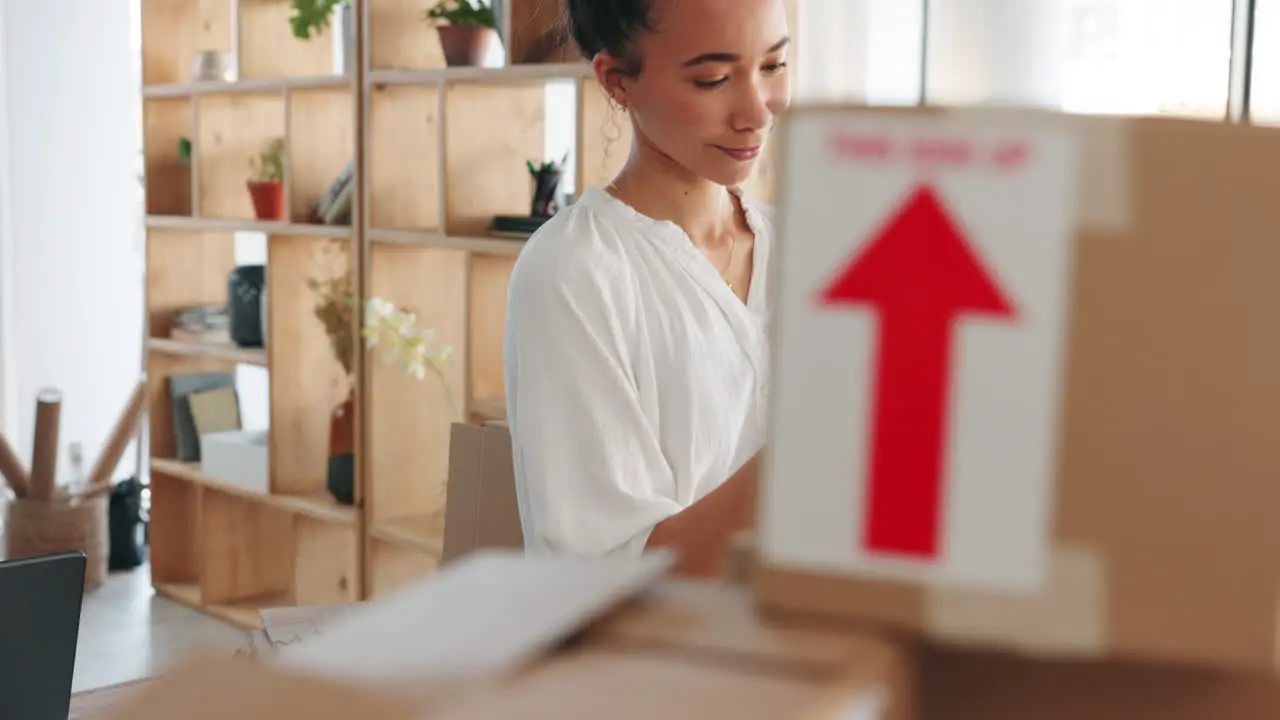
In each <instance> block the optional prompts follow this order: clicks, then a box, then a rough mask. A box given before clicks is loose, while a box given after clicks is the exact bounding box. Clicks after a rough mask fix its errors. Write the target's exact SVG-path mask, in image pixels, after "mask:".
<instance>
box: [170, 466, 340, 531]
mask: <svg viewBox="0 0 1280 720" xmlns="http://www.w3.org/2000/svg"><path fill="white" fill-rule="evenodd" d="M151 471H152V472H159V473H163V474H165V475H167V476H169V477H172V478H177V479H179V480H186V481H188V482H193V483H197V484H200V485H203V486H205V487H208V488H210V489H212V490H217V491H218V492H221V493H227V494H229V495H235V496H236V497H240V498H244V499H246V500H249V501H251V502H257V503H262V504H263V505H270V506H271V507H274V508H279V509H281V510H284V511H286V512H290V513H296V514H299V515H306V516H308V517H312V518H316V519H317V520H326V521H329V522H337V523H350V524H354V523H355V522H356V518H357V516H358V515H359V512H358V511H357V510H356V508H355V507H353V506H351V505H340V504H338V503H337V501H335V500H334V499H333V498H332V497H330V496H328V495H324V494H320V493H314V494H311V495H283V494H279V493H260V492H254V491H253V490H246V489H244V488H241V487H237V486H235V485H232V484H230V483H226V482H223V481H221V480H218V479H216V478H212V477H209V476H208V475H205V474H204V473H203V472H202V471H201V468H200V463H193V462H181V461H178V460H166V459H164V458H151Z"/></svg>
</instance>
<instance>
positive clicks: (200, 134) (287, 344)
mask: <svg viewBox="0 0 1280 720" xmlns="http://www.w3.org/2000/svg"><path fill="white" fill-rule="evenodd" d="M498 1H500V2H503V8H502V13H501V16H502V17H503V18H504V19H505V23H504V28H503V32H502V37H501V43H502V48H503V60H502V62H501V64H500V65H499V66H496V67H464V68H459V67H446V64H445V61H444V56H443V52H442V51H441V49H440V46H439V43H438V40H437V36H436V33H435V31H434V29H433V28H432V27H431V26H430V25H428V24H427V23H426V22H425V20H424V15H425V13H426V11H427V9H428V8H429V7H431V6H432V5H433V4H434V0H355V5H354V8H355V13H356V15H357V18H358V22H357V27H360V28H361V29H362V35H361V38H360V40H359V42H358V43H357V47H358V48H360V49H361V50H362V52H361V53H359V55H360V57H358V59H357V62H358V63H359V66H358V68H357V71H356V72H354V73H352V74H351V75H350V76H338V77H335V76H333V75H332V74H329V73H328V68H329V67H331V65H332V58H331V57H330V52H331V51H330V48H332V46H333V43H332V41H331V39H329V38H324V37H321V38H317V39H313V40H311V41H309V42H303V41H298V40H295V39H294V38H292V37H291V35H290V34H289V26H288V22H287V15H288V3H287V2H284V0H214V2H201V3H193V2H189V0H143V5H144V54H145V68H146V69H145V71H144V76H145V87H144V89H143V93H142V95H143V103H144V106H145V108H146V143H145V146H146V151H147V163H146V164H147V177H148V197H147V211H148V213H149V215H148V223H147V224H148V227H149V231H148V317H149V319H150V323H151V329H152V340H151V341H150V343H149V345H148V350H149V352H148V354H147V358H148V371H149V373H150V377H151V382H152V389H153V391H155V392H154V394H153V396H152V397H153V401H152V403H153V404H152V413H151V447H152V452H151V455H152V457H153V460H152V463H151V476H152V488H153V489H152V504H153V509H152V536H151V537H152V557H153V574H154V576H155V583H156V587H157V589H158V590H159V591H160V592H161V593H164V594H165V595H168V596H169V597H172V598H175V599H177V600H179V601H181V602H185V603H187V604H189V605H192V606H193V607H199V608H203V609H205V610H207V611H208V612H210V613H212V614H215V615H217V616H220V617H223V618H226V619H228V620H230V621H232V622H236V623H240V624H246V625H249V624H253V623H254V622H256V610H257V609H258V608H260V607H262V606H264V605H270V604H275V603H310V602H340V601H347V600H353V599H359V598H366V597H373V596H377V595H381V594H383V593H386V592H389V591H391V590H394V589H395V588H397V587H399V586H400V585H402V584H404V583H405V582H409V581H412V580H415V579H418V578H420V577H422V576H423V575H425V574H428V573H430V572H432V571H433V570H434V569H435V568H437V567H438V565H439V558H440V551H441V545H442V540H443V524H444V523H443V518H444V503H445V486H446V480H447V473H448V448H449V434H450V426H451V424H452V423H453V422H456V421H464V420H465V421H469V422H483V421H487V420H500V419H502V418H503V417H504V416H505V400H504V392H503V363H502V337H503V331H504V322H505V313H506V288H507V281H508V278H509V276H510V273H511V270H512V268H513V266H514V264H515V261H516V258H517V256H518V255H519V253H520V250H521V248H522V247H523V241H521V240H518V239H510V238H503V237H497V236H494V235H492V234H491V233H490V232H489V227H490V222H491V221H492V219H493V217H494V216H495V215H498V214H512V215H520V214H526V213H527V212H528V211H529V203H530V194H531V187H530V179H529V177H528V174H527V171H526V170H525V161H526V160H533V161H535V162H540V161H542V160H547V159H552V158H548V157H546V156H547V154H548V150H547V147H546V146H547V140H546V133H547V122H548V112H547V111H548V108H547V98H548V93H547V90H546V87H547V84H548V83H550V82H556V83H559V84H562V85H564V84H568V85H569V86H571V87H572V93H571V95H572V98H573V99H572V103H573V107H572V108H567V109H568V110H570V112H567V113H566V112H565V110H566V108H557V110H558V113H557V114H556V116H557V117H565V116H566V115H567V116H568V117H571V118H572V123H573V125H574V132H573V133H572V138H573V141H572V146H573V148H572V153H571V156H572V158H573V163H574V164H573V167H572V181H573V185H574V188H575V189H576V190H577V191H578V192H581V190H582V189H584V188H585V187H587V186H591V185H602V184H604V183H607V182H608V180H609V179H610V178H611V177H612V176H613V175H614V174H615V173H616V172H617V170H618V169H619V168H620V167H621V165H622V163H623V161H624V160H625V158H626V155H627V152H628V149H629V145H630V132H629V130H630V128H629V123H628V121H627V120H626V118H625V117H622V116H620V115H619V116H615V115H614V114H613V111H612V110H610V108H609V106H608V104H607V103H606V102H605V99H604V96H603V93H602V92H601V90H600V89H599V88H598V87H597V85H596V82H595V80H594V78H593V77H592V74H591V71H590V67H589V65H588V64H586V63H584V62H579V61H577V54H576V52H574V51H572V50H571V49H570V48H568V47H564V46H560V47H555V46H554V43H552V44H549V43H548V41H547V38H548V37H554V35H555V23H557V22H558V21H559V18H560V17H561V15H560V8H559V6H558V5H559V3H558V1H557V0H498ZM224 5H225V6H226V7H225V9H224V7H223V6H224ZM793 26H794V25H793ZM196 49H201V50H225V51H234V52H235V53H236V54H237V55H238V57H239V67H240V79H239V80H238V81H237V82H234V83H209V82H191V79H190V75H189V74H188V72H187V66H188V65H189V64H190V60H191V56H192V54H193V53H194V51H195V50H196ZM530 60H536V62H530ZM184 135H185V136H189V137H192V138H193V140H194V141H195V153H194V157H193V161H192V163H191V166H190V167H189V168H188V167H184V166H181V165H180V164H179V163H178V158H177V155H176V148H177V142H178V139H179V138H180V137H182V136H184ZM272 135H284V136H285V137H286V138H287V157H288V162H287V173H286V194H287V196H288V205H289V217H290V218H292V220H291V221H289V222H266V223H264V222H261V221H257V220H254V219H253V215H252V212H251V208H250V206H249V198H248V195H247V194H246V192H245V189H244V180H245V177H246V167H247V166H246V163H247V161H248V157H249V155H250V154H251V153H252V152H254V151H255V150H256V149H257V148H258V147H259V145H260V144H261V142H262V141H263V140H265V139H266V138H268V137H270V136H272ZM353 154H354V155H356V156H358V162H357V168H359V169H361V170H362V172H360V173H357V176H356V182H357V185H356V198H357V203H358V210H357V212H356V224H355V226H354V227H351V228H346V227H330V226H318V225H311V224H308V223H306V222H305V221H304V220H303V218H305V210H306V209H307V208H308V207H310V206H311V204H312V203H314V202H315V200H316V199H317V198H318V197H319V196H320V194H321V193H322V192H323V191H324V189H325V187H326V185H327V184H328V183H329V182H330V181H331V180H332V178H333V177H334V176H335V175H336V174H337V173H338V171H339V170H340V169H341V168H342V166H343V165H344V164H345V163H346V162H348V161H349V160H350V159H351V158H352V157H353ZM754 185H755V187H754V188H753V191H754V192H756V193H757V194H760V195H763V196H765V197H769V196H770V195H771V193H770V192H769V191H768V190H769V188H770V186H771V178H770V174H769V172H768V171H767V170H766V171H765V172H762V173H761V174H760V177H759V178H757V180H756V181H755V183H754ZM241 231H255V232H260V233H264V234H266V235H267V236H268V241H267V242H268V245H269V260H268V263H267V266H268V280H267V286H268V289H269V297H270V310H269V312H270V317H269V322H268V326H269V330H270V337H269V339H268V341H267V347H266V349H265V351H255V350H247V349H239V348H229V347H225V346H212V347H211V346H193V345H192V344H191V343H183V342H178V341H173V340H170V339H167V338H166V337H165V329H166V328H165V327H164V323H165V320H164V318H165V317H166V315H167V312H168V311H169V310H171V309H173V308H174V307H177V306H180V305H188V304H196V303H201V302H214V301H218V300H219V298H221V297H223V296H224V294H225V286H226V276H227V272H228V271H229V270H230V269H231V246H232V240H231V236H232V234H233V233H236V232H241ZM335 240H336V241H338V242H341V241H343V240H349V241H350V245H351V253H350V256H351V265H352V267H353V268H355V269H356V270H357V272H359V273H360V274H361V276H360V281H359V283H358V287H359V288H361V289H362V291H363V293H364V296H365V297H379V298H383V299H386V300H389V301H391V302H393V303H395V304H396V305H397V306H399V307H401V308H403V309H406V310H409V311H412V312H413V313H415V314H416V316H417V321H418V323H419V324H420V325H421V326H424V327H427V328H430V329H431V330H433V331H434V333H435V334H436V337H437V339H438V342H440V343H443V344H447V345H449V346H450V347H451V348H452V349H453V354H452V357H451V358H450V359H449V361H448V364H447V366H446V370H445V372H444V378H443V380H441V379H440V378H437V377H435V376H434V375H428V376H427V377H426V378H425V379H421V380H420V379H415V378H413V377H410V376H407V375H405V374H404V373H403V372H401V371H400V370H399V369H398V368H396V367H393V366H390V365H388V364H386V363H384V362H382V361H381V360H380V359H378V358H376V357H374V356H373V355H372V354H367V355H366V356H365V357H364V358H363V359H362V362H361V368H362V369H361V371H360V372H361V382H360V383H359V388H360V392H359V394H358V397H357V407H358V416H359V423H358V427H359V434H358V436H357V450H356V453H357V467H358V472H357V475H358V487H357V504H356V506H354V507H342V506H338V505H336V504H335V503H333V502H332V500H331V499H329V498H328V496H327V494H326V493H325V489H324V481H323V477H324V470H325V468H324V461H325V457H326V447H327V437H326V432H327V428H328V416H329V412H330V410H331V409H332V408H333V407H334V405H335V404H336V403H337V402H338V401H339V400H340V399H341V398H342V397H343V394H344V393H345V389H344V388H343V383H342V381H341V376H340V374H339V373H338V369H337V367H336V364H334V365H335V366H334V367H333V368H332V369H331V370H330V369H326V362H327V360H328V359H329V358H330V357H331V352H330V349H329V347H328V343H327V340H326V338H325V336H324V334H323V332H322V330H321V328H320V326H319V323H318V322H317V321H316V320H314V318H313V317H312V316H311V310H312V302H313V301H312V298H311V296H310V294H309V292H308V291H307V290H306V288H305V287H304V286H303V280H304V278H305V277H306V276H307V274H308V273H310V272H311V271H312V267H313V266H314V264H315V262H316V257H317V254H318V253H319V249H320V246H321V245H322V244H323V243H332V242H334V241H335ZM353 330H354V329H353ZM237 363H249V364H257V365H264V366H266V367H267V368H268V370H269V373H270V387H271V391H270V392H271V427H272V430H271V453H272V468H271V487H272V492H271V493H270V494H268V495H260V494H254V493H246V492H243V491H240V490H238V489H236V488H233V487H229V486H227V485H226V484H223V483H219V482H216V481H213V480H211V479H210V478H207V477H204V476H202V475H201V473H200V471H199V468H198V467H194V466H192V465H189V464H184V463H178V462H176V461H174V460H173V459H172V458H173V447H172V442H173V439H172V437H171V436H170V434H169V433H168V431H167V430H166V427H167V425H166V423H168V422H169V414H168V410H167V407H168V397H167V395H166V393H164V392H163V390H164V378H165V377H166V376H167V375H168V374H170V373H174V372H184V371H189V370H193V369H226V368H229V367H233V366H234V365H235V364H237Z"/></svg>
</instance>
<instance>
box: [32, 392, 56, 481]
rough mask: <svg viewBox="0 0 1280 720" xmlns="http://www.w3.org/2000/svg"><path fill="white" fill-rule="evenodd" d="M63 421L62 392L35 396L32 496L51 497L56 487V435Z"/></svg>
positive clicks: (42, 393)
mask: <svg viewBox="0 0 1280 720" xmlns="http://www.w3.org/2000/svg"><path fill="white" fill-rule="evenodd" d="M61 421H62V392H61V391H60V390H58V389H57V388H45V389H43V390H41V391H40V393H39V394H38V395H36V430H35V438H34V440H33V442H32V448H31V497H32V499H35V500H50V499H52V498H53V489H54V485H55V484H57V470H58V432H59V429H60V428H59V425H60V423H61Z"/></svg>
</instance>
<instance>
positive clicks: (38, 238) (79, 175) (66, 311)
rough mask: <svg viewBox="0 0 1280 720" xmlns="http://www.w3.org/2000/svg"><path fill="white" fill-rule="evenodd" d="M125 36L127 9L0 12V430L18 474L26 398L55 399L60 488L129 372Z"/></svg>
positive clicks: (94, 6)
mask: <svg viewBox="0 0 1280 720" xmlns="http://www.w3.org/2000/svg"><path fill="white" fill-rule="evenodd" d="M131 31H132V18H131V16H130V3H129V2H128V0H0V83H2V84H3V87H2V88H0V100H2V102H3V107H0V110H2V112H0V246H3V248H2V249H0V348H3V358H2V364H0V376H2V377H3V383H2V384H0V388H2V390H3V398H2V401H3V406H4V408H5V412H4V427H5V431H6V434H7V435H8V436H9V437H10V439H11V441H12V442H14V443H15V445H16V446H17V449H18V451H19V454H20V455H22V456H23V457H24V459H26V460H27V461H28V462H29V461H30V446H31V436H32V426H33V425H34V420H35V396H36V393H37V392H38V390H39V389H40V388H41V387H44V386H55V387H58V388H60V389H61V390H62V392H63V405H62V426H61V446H62V448H61V453H60V457H59V478H60V480H61V481H64V482H65V481H66V480H67V479H69V477H70V476H69V472H70V466H69V465H70V464H69V463H68V462H67V457H66V447H67V445H68V443H70V442H74V441H79V442H81V443H82V444H83V446H84V449H85V457H86V460H85V463H86V465H88V464H90V463H91V462H92V461H93V458H94V457H96V455H97V453H98V450H99V449H100V448H101V446H102V443H103V442H104V441H105V439H106V435H107V433H108V432H109V431H110V428H111V426H112V424H113V423H114V422H115V419H116V416H117V415H118V413H119V411H120V409H121V407H122V406H123V404H124V402H125V400H126V399H127V397H128V395H129V393H130V392H131V390H132V388H133V385H134V383H135V382H136V380H137V378H138V374H139V369H140V367H141V342H142V339H141V333H142V286H143V252H142V250H143V245H142V226H141V221H142V205H141V197H140V192H139V186H138V180H137V176H136V173H137V153H138V147H139V143H140V125H139V120H138V119H139V115H140V112H141V109H140V101H139V93H138V83H139V75H138V70H137V64H136V58H135V57H134V52H133V50H132V45H133V43H132V42H131ZM133 469H134V456H133V452H132V451H130V452H127V453H126V455H125V458H124V461H123V462H122V464H121V467H120V468H119V471H118V472H119V473H131V472H133ZM120 476H121V475H120V474H118V475H117V477H120Z"/></svg>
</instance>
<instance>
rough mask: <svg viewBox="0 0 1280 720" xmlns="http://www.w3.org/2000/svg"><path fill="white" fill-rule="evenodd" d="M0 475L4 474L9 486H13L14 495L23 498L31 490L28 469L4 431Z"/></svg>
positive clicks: (0, 443) (0, 445)
mask: <svg viewBox="0 0 1280 720" xmlns="http://www.w3.org/2000/svg"><path fill="white" fill-rule="evenodd" d="M0 475H4V479H5V481H6V482H8V483H9V487H11V488H13V494H14V495H17V496H18V497H20V498H23V497H26V496H27V493H28V492H30V491H31V481H30V480H29V479H28V478H27V469H26V468H25V467H23V466H22V461H21V460H19V459H18V454H17V453H16V452H14V451H13V445H10V444H9V438H7V437H5V436H4V434H3V433H0Z"/></svg>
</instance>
